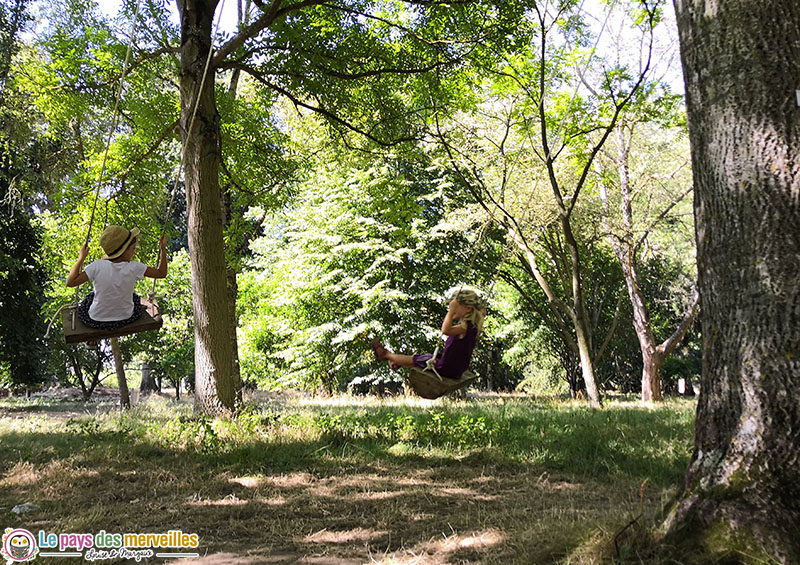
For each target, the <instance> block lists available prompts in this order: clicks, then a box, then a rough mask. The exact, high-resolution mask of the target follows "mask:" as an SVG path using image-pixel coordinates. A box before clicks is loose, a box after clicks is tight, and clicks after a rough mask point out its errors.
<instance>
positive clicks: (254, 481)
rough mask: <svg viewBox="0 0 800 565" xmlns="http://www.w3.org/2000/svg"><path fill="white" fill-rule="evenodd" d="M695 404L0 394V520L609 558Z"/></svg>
mask: <svg viewBox="0 0 800 565" xmlns="http://www.w3.org/2000/svg"><path fill="white" fill-rule="evenodd" d="M694 409H695V406H694V402H692V401H687V400H680V401H667V402H665V403H663V404H660V405H658V406H655V407H644V406H641V405H639V404H637V403H635V402H632V401H629V402H623V401H619V402H615V401H609V402H607V404H606V407H605V408H604V409H603V410H601V411H591V410H589V409H588V408H586V407H585V406H583V405H580V404H576V403H565V402H552V401H544V400H536V399H533V398H529V397H519V396H498V395H481V396H474V397H471V398H469V399H468V400H461V401H455V400H447V399H445V400H438V401H421V400H407V399H403V398H394V399H383V400H380V399H374V398H373V399H364V398H356V397H338V398H332V399H317V398H312V397H307V396H301V395H289V394H286V395H267V394H265V393H260V394H259V393H257V394H256V395H255V396H254V397H253V398H251V399H250V400H249V402H248V408H247V409H246V410H245V412H244V413H243V414H242V416H240V417H239V418H238V419H237V420H235V421H232V422H220V421H207V420H196V419H193V418H192V414H191V405H190V404H188V403H186V402H183V401H182V402H181V403H175V401H174V400H170V399H167V398H164V397H160V396H151V397H149V398H148V399H146V400H144V401H142V402H140V403H139V404H138V405H137V406H135V407H134V409H132V410H131V411H130V412H128V413H127V414H124V415H120V414H119V413H118V412H117V411H116V410H115V409H114V407H113V403H112V401H111V400H108V401H106V402H99V403H90V404H83V403H77V402H64V401H60V402H58V401H54V400H35V401H20V400H13V399H6V400H4V401H2V402H0V455H2V457H0V513H1V514H2V517H3V521H2V524H0V525H2V526H3V528H6V527H19V528H25V529H27V530H29V531H31V532H33V533H34V534H35V535H38V532H39V531H40V530H43V531H45V532H54V533H68V532H69V533H93V534H96V533H97V532H100V531H101V530H104V531H105V532H109V533H111V532H119V533H162V532H167V531H169V530H178V529H179V530H182V531H183V532H184V533H196V534H198V535H199V548H198V549H196V550H192V551H196V552H198V553H200V557H199V558H194V559H179V560H174V561H175V562H179V563H183V564H188V563H203V564H212V563H213V564H223V563H243V564H257V563H308V564H316V563H319V564H323V563H325V564H334V565H335V564H351V563H352V564H361V563H403V564H412V563H413V564H433V563H453V564H455V563H486V564H495V563H496V564H500V563H502V564H509V563H520V564H539V563H611V562H614V561H615V560H617V559H618V556H623V557H628V558H630V557H632V554H633V553H634V552H633V550H631V549H630V543H631V539H641V538H642V537H643V536H644V535H645V534H644V532H645V531H646V528H647V527H649V526H651V525H652V523H653V520H654V519H656V518H657V516H658V514H659V512H660V510H661V508H662V505H663V504H664V503H665V502H666V501H667V500H668V499H669V497H670V496H672V495H673V494H674V493H675V492H676V489H677V486H678V485H679V484H680V483H681V481H682V479H683V473H684V470H685V469H686V467H687V464H688V460H689V456H690V454H691V448H692V437H693V432H692V430H693V421H694ZM24 502H31V503H33V504H35V505H36V506H37V507H38V509H36V510H34V511H32V512H30V513H26V514H22V515H16V514H13V513H12V512H11V509H12V507H14V506H15V505H17V504H21V503H24ZM626 526H627V527H626ZM615 542H616V543H615ZM636 560H637V561H638V560H639V559H638V558H637V559H636ZM37 561H38V560H37ZM41 561H42V562H43V563H52V564H54V563H59V562H62V563H82V562H84V561H83V560H82V559H81V558H57V557H56V558H53V557H49V558H41ZM110 562H112V561H98V563H110ZM143 562H148V563H162V562H164V559H156V558H152V559H149V560H147V561H143Z"/></svg>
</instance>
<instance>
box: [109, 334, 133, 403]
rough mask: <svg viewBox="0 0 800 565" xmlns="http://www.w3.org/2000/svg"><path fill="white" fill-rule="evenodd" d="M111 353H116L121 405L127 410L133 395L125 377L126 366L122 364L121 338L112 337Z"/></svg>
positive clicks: (115, 361)
mask: <svg viewBox="0 0 800 565" xmlns="http://www.w3.org/2000/svg"><path fill="white" fill-rule="evenodd" d="M111 353H112V354H113V355H114V369H115V370H116V371H117V384H118V385H119V407H120V410H127V409H128V408H130V407H131V396H130V392H129V391H128V380H127V379H126V378H125V366H124V365H123V364H122V351H121V350H120V348H119V339H118V338H116V337H112V338H111Z"/></svg>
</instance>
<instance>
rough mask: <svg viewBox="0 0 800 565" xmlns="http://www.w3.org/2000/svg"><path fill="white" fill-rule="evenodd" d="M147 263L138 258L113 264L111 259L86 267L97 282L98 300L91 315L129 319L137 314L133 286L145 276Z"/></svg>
mask: <svg viewBox="0 0 800 565" xmlns="http://www.w3.org/2000/svg"><path fill="white" fill-rule="evenodd" d="M146 270H147V265H145V264H144V263H139V262H137V261H120V262H119V263H112V262H111V261H109V260H108V259H100V260H99V261H93V262H92V263H90V264H89V265H87V266H86V269H85V271H86V275H87V276H88V277H89V280H90V281H92V284H94V301H93V302H92V305H91V306H90V307H89V317H90V318H91V319H92V320H97V321H98V322H116V321H119V320H127V319H128V318H130V317H131V316H132V315H133V287H134V286H136V282H137V281H140V280H142V279H143V278H144V272H145V271H146Z"/></svg>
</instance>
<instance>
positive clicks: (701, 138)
mask: <svg viewBox="0 0 800 565" xmlns="http://www.w3.org/2000/svg"><path fill="white" fill-rule="evenodd" d="M675 9H676V13H677V17H678V18H677V19H678V29H679V33H680V42H681V58H682V62H683V69H684V76H685V81H686V93H687V109H688V115H689V133H690V139H691V142H692V162H693V170H694V176H695V220H696V226H697V251H698V272H699V273H698V274H699V288H700V296H701V300H702V308H703V320H702V334H703V372H702V377H701V387H702V391H701V394H700V400H699V404H698V409H697V423H696V431H695V450H694V454H693V456H692V459H691V463H690V465H689V469H688V470H687V473H686V485H685V489H684V492H683V494H682V495H681V498H680V499H679V501H678V502H677V504H676V505H675V507H674V508H673V510H672V512H671V513H670V516H669V517H668V519H667V521H666V523H665V525H664V531H665V533H666V534H667V536H668V540H667V544H665V546H668V545H678V546H679V547H681V548H683V550H684V551H685V552H689V551H698V550H700V551H703V552H704V553H703V555H706V556H709V557H710V558H713V559H714V560H715V561H717V560H718V561H720V562H722V561H724V560H736V561H739V560H740V559H741V556H742V555H751V556H753V557H752V559H753V562H756V561H757V560H758V561H762V560H763V561H765V562H766V561H768V560H769V559H768V558H766V557H764V553H765V552H766V553H767V554H769V555H771V556H772V557H773V560H774V558H777V559H778V560H779V561H782V562H784V563H800V536H798V535H797V534H798V532H800V378H798V376H800V292H799V291H798V289H800V285H798V281H800V228H798V218H800V161H798V155H800V131H799V130H800V112H799V111H798V107H797V103H796V98H795V89H797V88H798V87H800V83H799V82H798V77H800V57H798V51H797V49H798V47H797V46H798V45H800V4H798V3H797V1H796V0H764V1H763V2H759V3H758V4H757V5H756V4H754V3H753V2H745V1H743V0H728V1H727V2H716V1H714V2H712V1H704V0H675ZM685 554H688V553H685ZM709 554H710V555H709ZM709 560H710V559H709ZM709 560H707V561H709Z"/></svg>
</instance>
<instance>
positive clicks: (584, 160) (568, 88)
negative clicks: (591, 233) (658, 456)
mask: <svg viewBox="0 0 800 565" xmlns="http://www.w3.org/2000/svg"><path fill="white" fill-rule="evenodd" d="M630 8H631V9H632V10H633V12H634V13H633V14H631V13H627V14H625V16H624V17H623V18H622V19H623V20H625V21H627V22H630V21H631V20H630V19H629V18H630V16H633V21H634V22H635V27H636V26H638V30H637V31H638V32H639V33H640V38H641V39H640V44H641V47H642V50H643V53H644V54H643V55H642V60H641V61H640V62H638V63H637V64H638V68H634V65H630V66H629V65H627V64H623V63H608V64H606V63H605V62H603V61H600V60H599V59H600V57H599V56H597V53H596V49H595V48H596V47H597V44H598V43H597V42H598V41H599V39H598V38H597V37H595V36H593V34H592V33H589V32H588V30H587V26H586V23H585V19H584V18H585V14H584V13H582V11H581V7H580V6H578V5H577V4H576V3H574V2H561V3H556V4H553V5H551V4H548V3H545V4H537V5H536V6H534V8H533V9H532V10H531V12H530V14H529V17H528V18H526V19H525V21H524V22H522V23H521V24H520V28H519V31H518V35H519V37H523V38H524V42H525V46H524V48H520V47H519V46H518V45H515V48H514V51H513V52H505V53H503V55H502V58H503V59H504V60H503V61H502V63H500V64H498V65H496V66H495V67H493V68H490V69H488V75H489V76H490V77H491V86H490V87H489V88H487V90H489V91H490V93H489V94H487V96H486V98H488V99H490V101H489V102H486V103H484V105H483V106H482V107H481V108H480V109H479V113H481V114H483V115H494V119H495V122H496V125H495V126H494V129H495V131H493V132H490V133H489V134H488V135H486V134H485V133H483V132H477V133H476V132H473V131H467V132H466V133H465V134H462V135H453V132H452V131H451V130H457V128H454V127H452V126H449V125H448V124H446V123H445V122H444V121H442V122H438V121H437V123H436V126H437V127H436V131H435V137H436V139H437V140H438V143H439V144H440V145H441V146H442V147H443V149H444V152H445V154H446V159H445V161H446V162H447V165H446V166H447V167H449V168H450V169H451V170H452V171H453V174H454V176H455V177H456V179H457V181H458V182H460V183H461V184H463V185H464V186H465V187H467V188H468V189H469V190H470V191H471V192H472V193H473V194H474V195H475V196H476V198H477V199H478V200H479V201H480V202H481V203H482V205H483V206H484V207H485V209H486V210H487V212H488V213H489V214H490V215H491V216H492V217H493V218H494V219H495V220H496V222H497V223H498V224H499V225H501V226H503V227H504V228H505V230H506V231H507V235H508V238H509V239H510V240H511V241H512V242H513V243H514V245H515V246H516V248H517V249H518V250H519V253H520V254H521V256H522V257H523V258H524V260H525V262H526V263H527V268H528V270H529V271H530V273H531V276H533V277H534V278H535V279H536V281H537V283H538V284H539V285H540V286H541V289H542V291H543V292H544V294H545V295H546V297H547V301H548V305H549V308H550V310H551V311H552V317H553V319H555V320H556V321H557V323H558V324H559V326H560V333H561V334H562V335H563V336H564V337H565V339H566V340H567V342H568V343H570V349H572V350H573V352H574V353H575V355H576V356H577V357H578V359H579V360H580V367H581V374H582V378H583V382H584V386H585V387H586V392H587V396H588V400H589V404H590V405H591V406H592V407H593V408H599V407H600V405H601V402H600V391H599V389H598V387H597V382H596V379H595V374H594V366H595V362H596V357H597V354H596V352H597V350H599V351H602V349H603V347H602V346H601V347H599V348H597V349H596V347H595V344H594V343H593V342H594V340H593V336H592V328H591V317H590V315H589V312H588V310H587V304H586V295H585V291H584V288H583V287H584V280H583V279H584V273H583V270H584V267H583V264H582V263H583V261H584V260H585V259H584V258H582V257H581V249H580V243H579V237H580V236H579V233H578V232H579V227H578V224H579V223H580V222H579V220H578V216H579V210H580V208H577V209H576V205H577V204H578V202H580V201H581V198H580V196H581V193H582V192H583V191H584V188H585V187H586V185H587V184H588V183H587V179H588V178H589V172H590V171H591V170H592V167H593V162H594V160H595V158H596V157H597V155H598V153H599V152H600V150H601V149H602V147H603V145H604V144H605V143H606V141H607V139H608V138H609V136H610V135H611V133H612V132H613V131H614V128H615V127H616V125H617V123H618V121H619V119H620V117H621V115H622V114H623V112H624V110H625V108H626V107H627V106H628V105H629V104H630V102H631V101H632V100H633V99H634V97H635V96H636V95H637V93H638V91H639V89H640V88H641V87H642V85H643V84H645V83H646V80H647V78H648V73H649V70H650V65H651V54H652V47H653V29H654V27H655V25H656V24H657V23H658V22H659V18H660V15H659V14H660V10H659V5H658V2H649V1H643V2H638V3H632V4H631V5H630ZM613 11H614V10H613V9H612V7H611V6H609V7H608V12H607V16H609V17H610V15H611V13H612V12H613ZM601 35H602V32H601ZM592 43H594V46H592ZM575 60H577V61H578V65H577V66H578V67H579V68H578V69H573V68H572V67H573V63H572V62H571V61H575ZM593 61H594V63H593ZM590 66H592V67H594V68H597V69H598V72H595V73H592V74H593V75H594V76H593V77H592V78H593V79H594V80H596V84H597V88H596V89H593V90H591V89H590V92H589V94H588V95H586V94H585V92H583V90H585V89H582V88H581V87H582V83H585V82H587V80H589V79H587V76H588V74H589V67H590ZM495 93H498V94H495ZM493 98H494V99H493ZM593 133H595V135H591V134H593ZM481 137H483V138H484V139H480V138H481ZM487 155H492V157H493V159H492V158H491V157H487ZM492 160H494V161H496V163H490V161H492ZM531 163H533V165H532V164H531ZM525 165H527V167H528V168H524V167H525ZM490 168H491V169H494V170H491V172H487V169H490ZM521 170H524V171H525V173H527V174H525V173H521V172H520V171H521ZM521 176H522V177H524V178H523V179H522V180H520V179H519V177H521ZM514 177H517V178H516V179H515V178H514ZM540 180H541V184H542V185H544V186H545V187H546V188H545V189H544V190H537V186H538V185H539V181H540ZM515 182H516V183H518V184H517V187H515V186H514V184H515ZM520 184H521V185H523V186H526V190H523V191H520V190H519V188H518V187H519V186H520ZM515 188H516V190H515ZM523 193H524V194H523ZM546 193H549V194H546ZM536 208H538V209H541V208H549V209H548V210H547V212H546V213H545V214H544V216H546V217H542V216H543V215H542V214H539V217H536V214H535V213H532V210H534V209H536ZM545 227H553V228H554V229H555V230H556V231H557V233H558V235H557V237H558V239H559V244H558V246H557V247H558V250H555V254H552V255H551V257H550V260H552V261H553V262H555V263H558V264H560V266H561V267H563V268H562V269H561V272H563V273H565V275H566V279H564V280H562V281H559V283H560V286H561V287H562V288H563V293H559V292H558V290H557V286H558V285H556V284H554V283H553V282H552V281H551V280H549V279H548V277H547V276H546V275H545V274H544V270H545V269H544V268H543V266H542V265H541V264H540V260H539V258H538V257H537V253H536V248H538V247H541V243H540V241H538V240H540V239H541V237H540V232H541V231H542V229H543V228H545ZM605 341H606V340H603V342H605Z"/></svg>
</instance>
